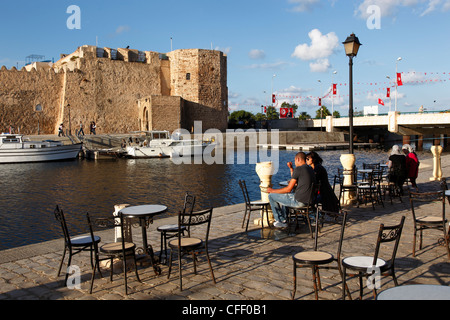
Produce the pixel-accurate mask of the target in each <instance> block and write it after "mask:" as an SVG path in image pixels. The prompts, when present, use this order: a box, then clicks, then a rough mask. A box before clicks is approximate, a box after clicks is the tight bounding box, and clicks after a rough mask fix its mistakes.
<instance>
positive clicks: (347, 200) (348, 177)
mask: <svg viewBox="0 0 450 320" xmlns="http://www.w3.org/2000/svg"><path fill="white" fill-rule="evenodd" d="M340 160H341V163H342V166H343V168H344V183H343V185H344V186H352V185H353V184H354V181H353V167H354V166H355V162H356V159H355V155H354V154H343V155H341V159H340ZM355 201H356V194H355V192H352V191H349V192H346V193H344V194H343V196H342V198H341V205H342V206H348V205H351V204H353V203H355Z"/></svg>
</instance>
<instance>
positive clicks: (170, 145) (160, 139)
mask: <svg viewBox="0 0 450 320" xmlns="http://www.w3.org/2000/svg"><path fill="white" fill-rule="evenodd" d="M208 146H210V147H211V150H212V149H213V148H214V144H213V143H212V142H204V141H200V140H197V139H180V137H179V136H178V135H173V136H171V135H170V133H169V132H168V131H145V140H144V141H143V142H142V143H140V144H139V145H130V146H127V147H126V151H127V156H128V157H129V158H169V157H170V158H172V157H192V156H201V155H203V153H204V151H205V149H206V147H208Z"/></svg>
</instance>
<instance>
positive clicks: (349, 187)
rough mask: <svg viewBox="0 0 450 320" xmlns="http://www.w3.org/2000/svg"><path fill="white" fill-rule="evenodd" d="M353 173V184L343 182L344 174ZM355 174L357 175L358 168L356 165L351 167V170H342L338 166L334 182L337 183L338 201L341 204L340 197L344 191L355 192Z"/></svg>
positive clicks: (341, 197)
mask: <svg viewBox="0 0 450 320" xmlns="http://www.w3.org/2000/svg"><path fill="white" fill-rule="evenodd" d="M350 175H353V184H345V176H350ZM357 176H358V170H357V168H356V167H354V168H353V170H343V169H340V168H338V174H337V176H336V182H338V183H339V187H340V189H339V197H338V199H339V203H340V205H341V206H342V199H343V196H344V195H345V193H354V194H356V192H357V190H356V188H357V185H356V181H357Z"/></svg>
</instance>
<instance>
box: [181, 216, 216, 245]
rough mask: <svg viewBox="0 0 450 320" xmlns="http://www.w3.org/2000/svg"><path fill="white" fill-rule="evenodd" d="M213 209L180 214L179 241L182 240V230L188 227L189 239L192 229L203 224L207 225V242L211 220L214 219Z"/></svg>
mask: <svg viewBox="0 0 450 320" xmlns="http://www.w3.org/2000/svg"><path fill="white" fill-rule="evenodd" d="M212 212H213V209H212V208H211V209H207V210H201V211H197V212H182V211H180V213H179V214H178V228H179V231H180V232H178V234H179V239H181V234H182V232H181V228H182V227H186V228H187V230H189V237H190V233H191V231H192V230H191V228H192V227H193V226H199V225H202V224H206V236H205V241H206V242H207V241H208V238H209V230H210V227H211V219H212Z"/></svg>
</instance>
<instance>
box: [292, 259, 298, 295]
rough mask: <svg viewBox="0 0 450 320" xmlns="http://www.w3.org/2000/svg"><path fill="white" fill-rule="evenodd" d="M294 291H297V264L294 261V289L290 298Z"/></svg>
mask: <svg viewBox="0 0 450 320" xmlns="http://www.w3.org/2000/svg"><path fill="white" fill-rule="evenodd" d="M296 292H297V264H296V263H295V261H294V289H293V290H292V295H291V298H292V300H294V298H295V293H296Z"/></svg>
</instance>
